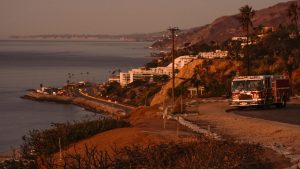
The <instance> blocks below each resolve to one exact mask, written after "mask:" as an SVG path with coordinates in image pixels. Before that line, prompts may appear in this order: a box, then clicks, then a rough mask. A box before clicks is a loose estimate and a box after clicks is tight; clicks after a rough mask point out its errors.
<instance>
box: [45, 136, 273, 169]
mask: <svg viewBox="0 0 300 169" xmlns="http://www.w3.org/2000/svg"><path fill="white" fill-rule="evenodd" d="M262 153H263V149H262V148H261V147H260V146H259V145H253V144H246V143H244V144H240V143H234V142H233V141H216V140H210V139H207V138H202V139H199V140H196V141H194V142H182V143H175V142H167V143H160V144H150V145H148V146H147V147H144V148H142V147H141V146H139V145H133V146H129V147H124V148H122V149H114V153H113V154H112V155H109V154H108V153H107V152H105V151H98V150H97V148H96V147H95V146H92V147H87V146H86V148H85V152H84V154H79V153H75V154H66V155H65V156H64V159H63V164H61V165H62V166H64V167H65V168H99V169H104V168H105V169H115V168H118V169H123V168H124V169H125V168H126V169H127V168H131V169H137V168H143V169H153V168H156V169H165V168H172V169H195V168H197V169H207V168H211V169H219V168H222V169H237V168H239V169H247V168H251V169H268V168H272V165H271V164H270V162H269V161H268V160H267V159H264V158H262V157H261V155H262ZM49 161H53V160H49ZM51 166H53V164H51ZM62 166H61V167H62ZM58 167H59V166H58Z"/></svg>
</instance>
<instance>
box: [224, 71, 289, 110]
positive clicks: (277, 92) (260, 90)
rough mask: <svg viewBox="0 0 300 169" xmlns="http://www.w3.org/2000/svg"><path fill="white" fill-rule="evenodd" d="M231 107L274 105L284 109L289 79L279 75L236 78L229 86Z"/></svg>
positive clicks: (287, 98) (287, 96)
mask: <svg viewBox="0 0 300 169" xmlns="http://www.w3.org/2000/svg"><path fill="white" fill-rule="evenodd" d="M231 89H232V90H231V92H232V96H231V98H232V100H231V103H230V105H231V106H233V107H247V106H258V107H262V106H265V105H276V106H277V107H286V102H287V101H288V100H289V97H290V85H289V79H288V78H285V77H284V76H281V75H261V76H238V77H235V78H234V79H233V80H232V85H231Z"/></svg>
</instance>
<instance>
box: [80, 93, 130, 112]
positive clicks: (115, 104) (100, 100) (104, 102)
mask: <svg viewBox="0 0 300 169" xmlns="http://www.w3.org/2000/svg"><path fill="white" fill-rule="evenodd" d="M78 95H80V96H81V97H84V98H86V99H89V100H94V101H97V102H100V103H102V104H106V105H108V106H111V107H115V108H117V109H121V110H123V111H125V112H126V113H129V112H130V111H131V110H132V109H133V108H131V107H129V106H125V105H124V106H123V105H121V104H117V103H114V102H108V101H105V100H103V99H97V98H94V97H92V96H88V95H85V94H84V93H82V92H80V91H78Z"/></svg>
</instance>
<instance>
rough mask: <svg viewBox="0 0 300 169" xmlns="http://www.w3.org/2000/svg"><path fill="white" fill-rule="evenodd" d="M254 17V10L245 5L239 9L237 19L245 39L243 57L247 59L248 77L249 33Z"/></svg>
mask: <svg viewBox="0 0 300 169" xmlns="http://www.w3.org/2000/svg"><path fill="white" fill-rule="evenodd" d="M254 15H255V10H253V9H252V7H251V6H249V5H245V6H243V7H241V8H240V14H239V15H238V17H237V19H238V21H239V22H240V24H241V26H242V28H243V30H244V31H245V32H246V37H247V42H246V51H245V57H246V59H247V73H248V75H249V74H250V57H249V32H250V28H252V27H253V23H252V18H253V17H254Z"/></svg>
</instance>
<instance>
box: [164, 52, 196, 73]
mask: <svg viewBox="0 0 300 169" xmlns="http://www.w3.org/2000/svg"><path fill="white" fill-rule="evenodd" d="M194 59H196V57H195V56H190V55H186V56H179V57H178V58H176V59H174V67H175V69H178V70H180V69H181V68H183V66H184V65H186V64H188V63H190V62H192V61H193V60H194ZM168 67H171V68H172V63H170V64H169V65H168Z"/></svg>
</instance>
